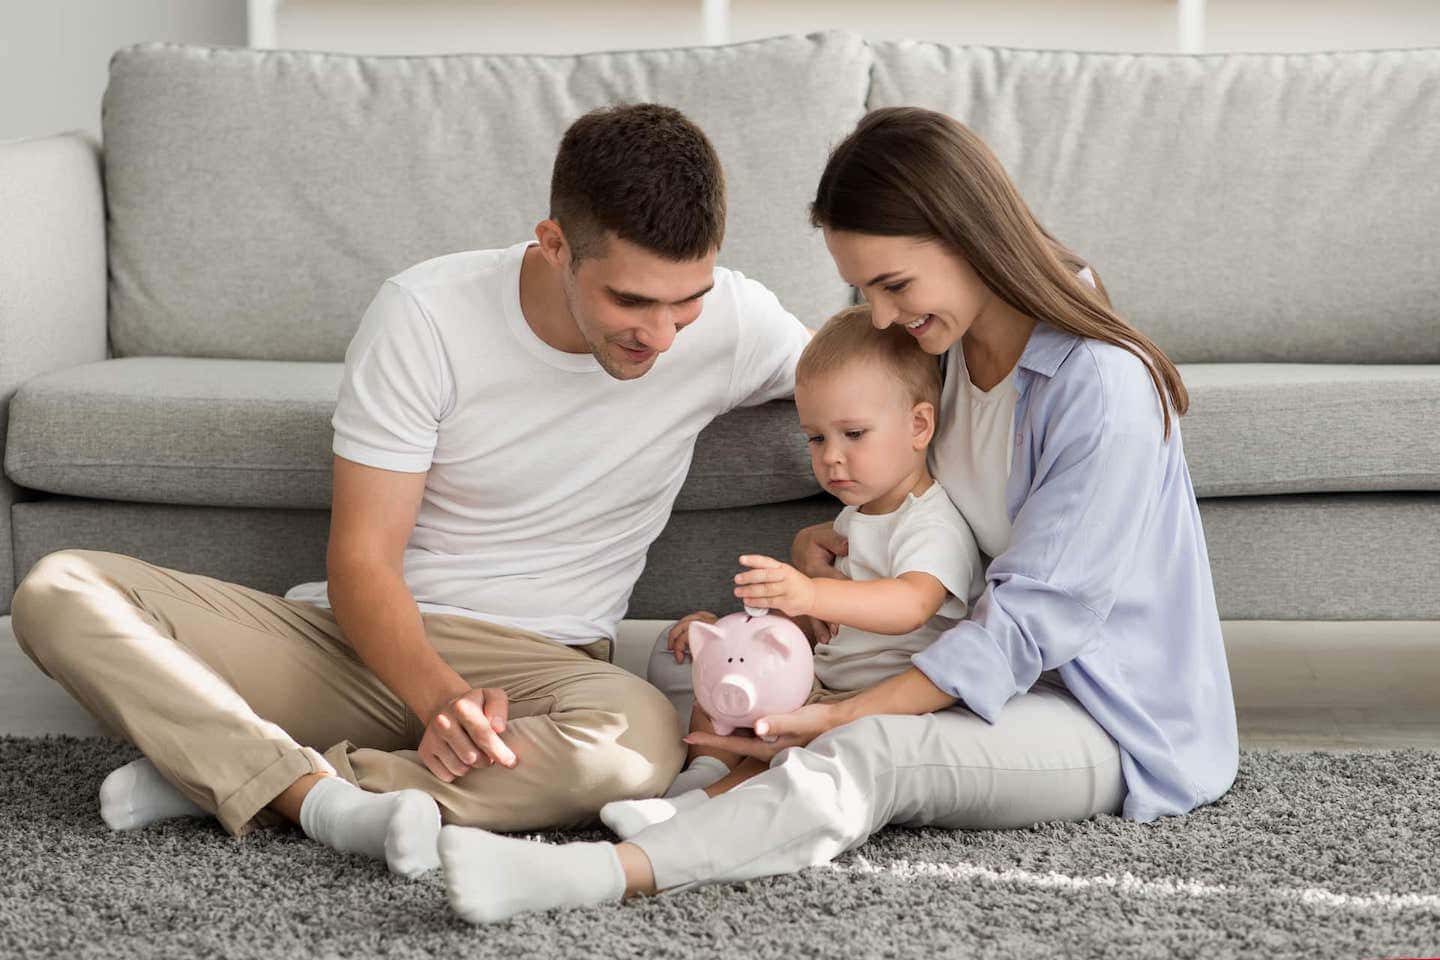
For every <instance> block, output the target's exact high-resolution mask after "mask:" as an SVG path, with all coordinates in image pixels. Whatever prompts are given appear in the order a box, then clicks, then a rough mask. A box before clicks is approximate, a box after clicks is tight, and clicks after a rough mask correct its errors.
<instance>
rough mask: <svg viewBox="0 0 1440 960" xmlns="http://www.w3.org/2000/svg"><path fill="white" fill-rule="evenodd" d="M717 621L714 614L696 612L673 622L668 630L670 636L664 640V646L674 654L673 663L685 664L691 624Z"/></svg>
mask: <svg viewBox="0 0 1440 960" xmlns="http://www.w3.org/2000/svg"><path fill="white" fill-rule="evenodd" d="M719 619H720V618H719V617H717V616H715V614H713V613H711V612H710V611H709V610H697V611H695V612H694V613H692V614H690V615H689V616H687V617H685V618H684V619H683V620H677V621H675V625H674V626H673V627H671V628H670V635H669V636H668V637H667V638H666V640H665V646H666V647H668V648H669V650H670V652H671V653H673V654H675V662H676V663H684V662H685V654H686V652H687V651H688V650H689V649H690V624H691V622H693V621H695V620H699V621H701V622H702V623H714V622H715V621H716V620H719Z"/></svg>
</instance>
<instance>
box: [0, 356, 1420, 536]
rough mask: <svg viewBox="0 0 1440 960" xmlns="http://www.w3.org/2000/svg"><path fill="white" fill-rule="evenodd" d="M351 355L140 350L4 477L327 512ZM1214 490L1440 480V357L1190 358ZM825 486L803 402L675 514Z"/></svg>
mask: <svg viewBox="0 0 1440 960" xmlns="http://www.w3.org/2000/svg"><path fill="white" fill-rule="evenodd" d="M341 371H342V367H341V365H340V364H338V363H300V362H289V361H260V360H204V359H191V358H182V357H130V358H124V359H118V360H105V361H102V362H100V363H92V364H85V365H83V366H79V367H72V368H70V369H68V370H62V371H59V372H57V373H52V374H48V375H46V376H43V377H37V378H35V379H33V380H30V381H29V382H27V383H26V384H25V385H24V386H23V387H21V389H20V391H19V392H18V393H17V394H16V395H15V398H14V400H13V402H12V405H11V408H10V433H9V442H8V447H7V449H6V456H5V469H6V473H7V474H8V475H9V476H10V477H11V479H13V480H14V481H15V482H16V483H18V484H20V485H21V486H24V487H29V488H31V489H35V490H42V491H46V492H50V493H60V494H68V495H71V496H79V497H94V498H99V499H105V500H130V501H136V502H141V503H174V504H194V505H203V506H236V507H294V508H327V507H328V506H329V504H330V491H331V488H330V481H331V474H330V464H331V453H330V441H331V435H332V433H331V427H330V416H331V414H332V413H333V411H334V408H335V397H336V396H337V394H338V392H339V387H340V375H341ZM1180 372H1181V375H1182V376H1183V377H1184V379H1185V383H1186V386H1187V387H1188V388H1189V390H1190V401H1191V407H1190V413H1189V415H1187V416H1186V417H1184V418H1182V419H1181V421H1180V424H1181V435H1182V437H1183V439H1184V443H1185V454H1186V459H1187V461H1188V462H1189V465H1190V475H1191V478H1192V479H1193V481H1194V484H1195V492H1196V494H1197V495H1198V496H1201V497H1223V496H1249V495H1259V494H1274V493H1326V492H1348V491H1366V490H1437V489H1440V430H1436V429H1435V418H1436V414H1437V413H1440V366H1363V365H1354V366H1332V365H1308V364H1258V363H1257V364H1182V365H1181V367H1180ZM818 491H819V487H818V485H817V484H816V483H815V479H814V477H813V476H812V475H811V472H810V461H809V454H808V452H807V450H806V447H805V441H804V436H803V435H802V434H801V432H800V430H799V429H798V428H797V427H796V426H795V411H794V405H793V404H792V403H791V402H790V401H788V400H781V401H776V402H774V403H769V404H765V405H764V406H761V407H753V408H741V409H738V410H734V411H732V412H730V413H728V414H726V415H725V416H723V417H720V418H719V419H717V420H716V421H715V422H714V423H713V424H711V425H710V427H709V428H707V429H706V430H705V431H704V432H703V433H701V434H700V438H699V440H698V442H697V443H696V446H695V457H694V460H693V461H692V462H691V465H690V475H689V478H688V479H687V480H686V482H685V486H684V487H683V488H682V489H681V491H680V496H679V498H678V500H677V501H676V509H679V510H702V509H719V508H724V507H739V506H749V505H754V504H766V503H781V502H785V501H789V500H797V499H800V498H802V497H807V496H810V495H812V494H814V493H816V492H818Z"/></svg>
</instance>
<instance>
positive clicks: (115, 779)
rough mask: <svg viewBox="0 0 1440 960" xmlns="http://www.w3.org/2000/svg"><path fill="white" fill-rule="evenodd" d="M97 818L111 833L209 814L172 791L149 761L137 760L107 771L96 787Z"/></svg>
mask: <svg viewBox="0 0 1440 960" xmlns="http://www.w3.org/2000/svg"><path fill="white" fill-rule="evenodd" d="M100 816H101V817H102V818H104V820H105V823H106V825H108V826H109V827H110V829H111V830H134V829H136V828H137V827H143V826H146V825H147V824H151V823H154V822H155V821H156V820H168V819H169V818H171V817H208V816H210V814H208V813H207V812H205V811H204V810H202V809H200V808H199V807H197V806H196V805H195V804H193V803H191V802H190V799H189V798H188V797H186V796H185V794H183V793H181V792H180V791H179V790H176V789H175V787H174V786H173V785H172V784H171V783H170V781H169V780H166V779H165V777H164V776H162V775H161V773H160V771H159V770H157V769H155V764H153V763H151V762H150V758H149V757H141V758H140V759H139V760H132V761H131V762H129V763H127V764H125V766H123V767H118V768H116V769H115V770H112V771H110V775H109V776H108V777H106V778H105V782H104V783H102V784H100Z"/></svg>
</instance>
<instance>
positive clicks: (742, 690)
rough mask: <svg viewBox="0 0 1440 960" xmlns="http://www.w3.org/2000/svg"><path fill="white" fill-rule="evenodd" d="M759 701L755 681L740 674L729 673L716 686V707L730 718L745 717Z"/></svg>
mask: <svg viewBox="0 0 1440 960" xmlns="http://www.w3.org/2000/svg"><path fill="white" fill-rule="evenodd" d="M758 700H759V694H758V692H757V691H756V690H755V683H754V681H752V680H751V679H750V678H749V677H746V676H741V675H740V674H738V673H727V674H726V675H725V676H723V677H721V678H720V682H719V683H717V684H716V685H715V706H716V707H718V708H719V709H720V710H721V711H722V712H724V713H725V714H727V715H729V716H732V717H740V716H744V715H745V714H747V713H749V712H750V711H751V710H754V709H755V704H756V702H757V701H758Z"/></svg>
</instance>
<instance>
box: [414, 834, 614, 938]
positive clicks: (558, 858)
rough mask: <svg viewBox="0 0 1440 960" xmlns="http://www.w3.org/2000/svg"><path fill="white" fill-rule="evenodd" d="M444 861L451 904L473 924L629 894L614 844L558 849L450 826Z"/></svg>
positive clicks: (443, 836)
mask: <svg viewBox="0 0 1440 960" xmlns="http://www.w3.org/2000/svg"><path fill="white" fill-rule="evenodd" d="M440 863H441V867H442V870H443V871H444V875H445V889H446V892H447V894H448V895H449V897H450V906H451V907H453V908H454V910H455V912H456V913H457V914H459V916H460V917H461V919H463V920H466V921H467V922H469V923H494V922H495V921H497V920H505V919H508V918H509V917H513V916H514V915H515V914H517V913H524V912H527V911H531V910H549V909H552V908H554V907H588V906H591V905H593V904H597V903H605V902H606V901H609V900H619V899H620V898H621V897H623V896H625V870H624V868H622V867H621V866H620V858H619V856H617V855H616V853H615V847H614V845H612V844H609V843H567V844H564V845H563V846H557V845H554V844H549V843H540V842H538V841H534V840H519V839H515V838H513V837H502V836H500V835H498V834H494V833H490V832H489V831H486V830H481V829H479V828H478V827H457V826H455V825H453V824H450V825H447V826H445V827H442V828H441V830H440Z"/></svg>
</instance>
